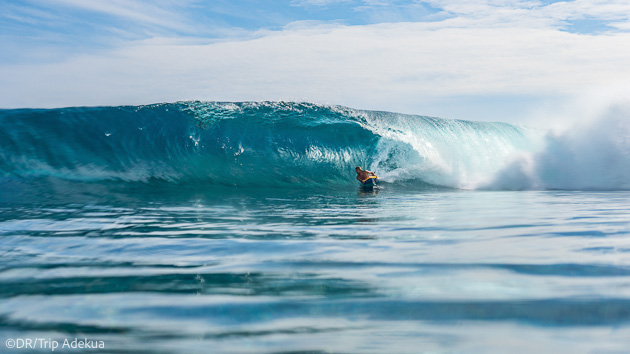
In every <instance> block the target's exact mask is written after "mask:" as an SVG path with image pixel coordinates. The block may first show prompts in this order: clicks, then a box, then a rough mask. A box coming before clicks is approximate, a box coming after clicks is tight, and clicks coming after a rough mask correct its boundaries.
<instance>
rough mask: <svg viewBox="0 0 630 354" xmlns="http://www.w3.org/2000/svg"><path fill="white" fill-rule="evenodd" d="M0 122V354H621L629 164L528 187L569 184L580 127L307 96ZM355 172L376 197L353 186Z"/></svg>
mask: <svg viewBox="0 0 630 354" xmlns="http://www.w3.org/2000/svg"><path fill="white" fill-rule="evenodd" d="M0 125H1V126H2V128H3V129H2V130H1V131H0V157H2V160H1V162H0V168H1V169H0V171H1V173H0V254H1V255H2V262H1V263H0V338H1V339H2V340H3V343H1V344H0V347H1V348H2V349H1V350H0V351H8V352H27V350H26V349H22V350H21V351H18V350H17V349H13V350H10V349H9V348H7V346H6V345H7V344H6V342H4V341H5V339H16V338H33V339H35V338H45V339H50V340H56V341H58V342H59V343H60V344H62V343H63V340H64V339H68V338H69V339H71V340H72V339H74V338H87V339H88V340H99V341H102V342H103V343H104V345H105V348H106V351H107V352H147V353H154V352H165V353H206V352H234V353H243V352H246V353H247V352H251V353H261V352H263V353H264V352H269V353H272V352H302V351H307V352H308V351H310V352H366V353H384V352H396V353H407V352H408V353H417V352H462V353H496V352H518V353H532V352H537V353H538V352H542V353H558V352H567V353H569V352H570V353H622V352H625V351H627V350H628V348H630V241H629V240H630V239H629V234H630V208H629V206H630V192H628V191H626V190H625V189H626V188H625V185H624V184H623V183H625V181H622V179H619V180H617V179H614V178H612V179H611V178H610V175H611V174H612V175H616V176H622V172H623V171H624V170H623V169H624V168H625V167H623V166H622V167H619V168H616V169H612V170H609V171H607V172H608V174H607V176H608V177H602V178H601V179H600V180H596V179H594V177H589V178H585V179H582V180H580V181H585V182H584V183H587V182H588V183H595V185H593V188H586V186H582V188H580V189H577V190H576V189H575V188H572V187H573V186H567V188H564V189H558V188H555V189H554V190H550V189H549V188H534V187H535V186H538V187H541V186H542V187H544V186H545V183H549V184H551V183H562V181H563V179H564V180H567V181H573V182H574V183H578V182H575V179H570V178H569V176H568V175H567V174H566V173H568V172H565V171H566V169H563V168H558V169H556V170H553V166H556V165H558V166H560V164H559V163H558V164H556V165H553V164H551V163H550V161H551V157H550V156H565V157H566V154H567V151H569V150H571V149H569V148H568V147H571V146H574V145H571V144H572V143H571V141H570V139H569V137H566V136H565V137H553V138H545V137H544V134H539V133H537V132H534V131H531V130H528V129H526V128H520V127H513V126H509V125H506V124H498V123H497V124H487V123H473V122H463V121H461V122H460V121H446V120H439V119H437V118H426V117H411V116H396V115H394V114H391V113H379V112H364V111H352V110H348V109H344V108H339V107H322V106H313V105H304V104H236V105H234V104H217V103H178V104H172V105H159V106H150V107H105V108H72V109H64V110H11V111H2V112H0ZM549 141H552V142H553V144H551V143H550V142H549ZM563 144H564V145H563ZM560 145H562V146H564V147H562V148H561V147H559V146H560ZM615 146H620V145H615ZM621 147H623V146H621ZM621 147H619V149H621ZM620 151H621V150H620ZM556 152H561V154H556V155H554V153H556ZM613 152H614V151H613ZM523 154H530V155H529V156H530V157H531V158H530V159H529V161H530V162H531V161H532V160H533V161H534V162H533V163H532V165H526V164H523V163H519V162H518V161H520V160H519V159H518V158H514V156H515V155H518V156H520V157H522V156H523ZM608 154H609V155H610V154H612V152H610V151H609V153H608ZM607 156H608V155H607ZM619 156H622V155H619ZM620 158H621V157H620ZM620 158H618V159H617V160H615V161H616V163H618V162H619V161H622V162H623V160H620ZM563 161H564V165H563V166H566V163H567V162H566V159H564V160H563ZM574 161H575V165H574V166H580V165H579V164H580V163H582V162H583V161H582V160H580V158H575V159H574ZM358 164H360V165H363V166H364V167H367V168H370V169H373V170H376V171H377V173H379V175H381V176H382V177H383V178H382V179H383V180H384V183H382V184H381V188H378V189H375V190H373V191H364V190H362V189H361V188H359V187H358V186H357V183H358V182H356V181H353V178H354V175H353V173H354V172H353V169H354V166H355V165H358ZM515 164H516V165H515ZM514 166H517V167H514ZM526 166H529V167H528V168H529V170H527V169H526V168H525V167H526ZM511 167H513V168H514V170H511V169H510V168H511ZM514 171H516V172H514ZM550 171H552V172H553V173H551V172H550ZM589 173H591V172H589ZM593 175H595V172H592V173H591V176H593ZM593 181H594V182H593ZM619 181H621V182H619ZM580 183H582V182H580ZM611 183H612V184H614V183H618V184H617V185H615V188H604V187H606V186H609V185H610V184H611ZM554 187H555V186H554ZM465 188H474V189H465ZM510 189H518V190H510ZM65 350H66V352H76V351H77V350H76V349H74V350H73V349H65ZM40 351H42V352H49V351H50V349H41V350H40ZM55 352H64V351H63V350H61V348H60V349H57V350H55Z"/></svg>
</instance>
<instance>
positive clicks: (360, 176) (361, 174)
mask: <svg viewBox="0 0 630 354" xmlns="http://www.w3.org/2000/svg"><path fill="white" fill-rule="evenodd" d="M354 170H355V171H357V180H359V181H360V182H361V183H363V182H365V181H367V180H368V179H369V178H370V176H375V177H376V174H375V173H374V172H372V171H368V170H364V169H362V168H361V166H357V167H356V168H355V169H354Z"/></svg>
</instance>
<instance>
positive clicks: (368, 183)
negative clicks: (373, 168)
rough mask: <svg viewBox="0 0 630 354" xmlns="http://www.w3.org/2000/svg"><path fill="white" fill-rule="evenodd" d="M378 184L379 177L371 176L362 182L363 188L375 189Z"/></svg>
mask: <svg viewBox="0 0 630 354" xmlns="http://www.w3.org/2000/svg"><path fill="white" fill-rule="evenodd" d="M377 182H378V177H377V176H370V177H368V179H366V180H365V181H363V182H361V185H362V187H363V188H374V187H375V186H376V183H377Z"/></svg>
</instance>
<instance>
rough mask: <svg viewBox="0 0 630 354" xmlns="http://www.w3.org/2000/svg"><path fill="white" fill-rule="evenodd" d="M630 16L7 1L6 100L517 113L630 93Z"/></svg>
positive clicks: (347, 2) (516, 117)
mask: <svg viewBox="0 0 630 354" xmlns="http://www.w3.org/2000/svg"><path fill="white" fill-rule="evenodd" d="M629 19H630V4H628V3H627V1H625V0H623V1H622V0H588V1H587V0H583V1H581V0H573V1H537V0H506V1H499V0H468V1H458V0H457V1H456V0H430V1H416V0H400V1H396V0H288V1H265V2H262V1H252V0H233V1H228V0H216V1H194V0H185V1H169V0H154V1H140V0H109V1H106V0H47V1H44V0H40V1H35V0H32V1H27V0H23V1H3V2H0V45H1V46H2V48H3V50H2V51H0V107H5V108H16V107H59V106H74V105H120V104H145V103H154V102H162V101H176V100H185V99H200V100H228V101H240V100H306V101H311V102H318V103H330V104H342V105H348V106H352V107H355V108H366V109H381V110H392V111H399V112H406V113H416V114H423V115H435V116H441V117H450V118H460V119H474V120H500V121H512V122H519V121H526V120H531V119H532V117H533V116H538V117H542V116H545V115H549V114H554V112H557V111H558V110H561V109H565V108H566V107H572V106H574V105H575V103H576V102H578V103H579V102H584V97H587V96H588V97H591V96H592V97H594V98H593V101H598V102H599V101H602V100H604V99H603V98H602V95H604V96H605V95H608V94H610V95H611V96H615V97H617V96H623V95H624V93H625V92H626V86H625V83H626V82H630V80H629V79H630V69H629V68H628V65H627V62H629V60H628V59H629V58H630V49H629V48H630V45H629V44H630V20H629ZM543 111H544V112H543ZM541 112H542V113H541Z"/></svg>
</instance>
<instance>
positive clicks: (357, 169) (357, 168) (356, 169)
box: [354, 166, 363, 173]
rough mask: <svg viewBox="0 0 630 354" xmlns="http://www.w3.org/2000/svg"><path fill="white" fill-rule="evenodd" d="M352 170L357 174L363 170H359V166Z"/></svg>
mask: <svg viewBox="0 0 630 354" xmlns="http://www.w3.org/2000/svg"><path fill="white" fill-rule="evenodd" d="M354 170H355V171H357V173H359V172H361V171H363V169H362V168H361V166H357V167H356V168H355V169H354Z"/></svg>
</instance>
